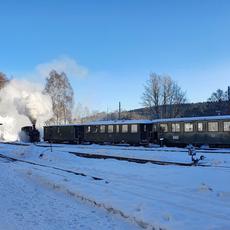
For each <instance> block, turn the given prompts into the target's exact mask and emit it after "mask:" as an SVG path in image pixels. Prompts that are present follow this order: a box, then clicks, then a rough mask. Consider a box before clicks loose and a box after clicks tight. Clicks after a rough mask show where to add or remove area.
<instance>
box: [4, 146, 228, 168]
mask: <svg viewBox="0 0 230 230" xmlns="http://www.w3.org/2000/svg"><path fill="white" fill-rule="evenodd" d="M3 143H4V144H12V145H21V146H31V144H25V143H17V142H16V143H14V142H3ZM35 145H36V146H37V147H43V148H50V146H49V145H41V144H35ZM53 147H55V148H56V147H58V148H59V147H60V148H62V147H65V146H53ZM79 147H81V146H79ZM79 147H78V148H79ZM81 148H84V147H81ZM88 149H92V148H88ZM98 149H102V148H98ZM104 149H107V150H109V149H112V150H116V149H114V148H104ZM124 149H125V148H124ZM119 150H120V149H119ZM125 150H132V149H128V148H127V149H125ZM136 150H137V149H136ZM141 150H142V149H141ZM149 151H150V150H149ZM155 151H158V150H155ZM161 151H164V150H161ZM167 151H168V152H170V151H171V150H167ZM64 152H68V153H70V154H72V155H75V156H77V157H82V158H89V159H114V160H120V161H128V162H133V163H138V164H146V163H151V164H156V165H174V166H188V167H190V166H200V167H214V168H226V169H229V168H230V167H228V166H218V165H211V164H204V163H194V162H175V161H159V160H151V159H140V158H131V157H122V156H114V155H104V154H95V153H81V152H75V151H69V150H66V151H65V150H64ZM174 152H178V151H177V150H175V151H174ZM183 152H187V151H186V150H184V151H183ZM199 153H201V152H199ZM205 153H207V152H205ZM215 153H216V152H215Z"/></svg>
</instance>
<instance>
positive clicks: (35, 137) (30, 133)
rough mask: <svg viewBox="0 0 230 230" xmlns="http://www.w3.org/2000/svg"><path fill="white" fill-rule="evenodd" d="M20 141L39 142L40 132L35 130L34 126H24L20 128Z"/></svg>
mask: <svg viewBox="0 0 230 230" xmlns="http://www.w3.org/2000/svg"><path fill="white" fill-rule="evenodd" d="M20 139H21V140H22V141H25V142H32V143H33V142H39V141H40V132H39V131H38V130H37V129H36V128H35V125H32V126H24V127H22V128H21V133H20Z"/></svg>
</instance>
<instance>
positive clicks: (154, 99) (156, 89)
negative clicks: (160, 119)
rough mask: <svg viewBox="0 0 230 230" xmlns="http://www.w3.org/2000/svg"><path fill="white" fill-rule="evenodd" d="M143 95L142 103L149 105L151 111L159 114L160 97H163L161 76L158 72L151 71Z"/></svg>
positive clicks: (156, 114)
mask: <svg viewBox="0 0 230 230" xmlns="http://www.w3.org/2000/svg"><path fill="white" fill-rule="evenodd" d="M144 87H145V90H144V93H143V95H142V102H143V103H142V104H143V105H144V106H145V107H148V108H149V110H150V113H152V114H153V115H155V116H156V117H157V116H159V114H160V110H159V106H160V97H161V76H160V75H157V74H156V73H151V74H150V76H149V79H148V81H147V82H146V85H145V86H144Z"/></svg>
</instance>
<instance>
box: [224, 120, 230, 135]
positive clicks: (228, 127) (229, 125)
mask: <svg viewBox="0 0 230 230" xmlns="http://www.w3.org/2000/svg"><path fill="white" fill-rule="evenodd" d="M227 131H230V121H225V122H224V132H227Z"/></svg>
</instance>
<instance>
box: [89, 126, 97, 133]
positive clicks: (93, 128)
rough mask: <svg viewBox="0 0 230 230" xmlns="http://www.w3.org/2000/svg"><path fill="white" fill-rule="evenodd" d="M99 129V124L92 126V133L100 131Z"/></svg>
mask: <svg viewBox="0 0 230 230" xmlns="http://www.w3.org/2000/svg"><path fill="white" fill-rule="evenodd" d="M98 131H99V126H91V132H92V133H98Z"/></svg>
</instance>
